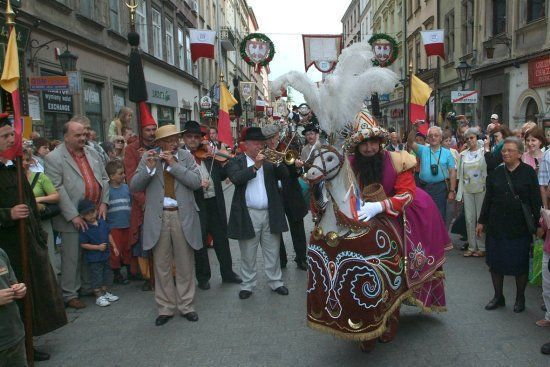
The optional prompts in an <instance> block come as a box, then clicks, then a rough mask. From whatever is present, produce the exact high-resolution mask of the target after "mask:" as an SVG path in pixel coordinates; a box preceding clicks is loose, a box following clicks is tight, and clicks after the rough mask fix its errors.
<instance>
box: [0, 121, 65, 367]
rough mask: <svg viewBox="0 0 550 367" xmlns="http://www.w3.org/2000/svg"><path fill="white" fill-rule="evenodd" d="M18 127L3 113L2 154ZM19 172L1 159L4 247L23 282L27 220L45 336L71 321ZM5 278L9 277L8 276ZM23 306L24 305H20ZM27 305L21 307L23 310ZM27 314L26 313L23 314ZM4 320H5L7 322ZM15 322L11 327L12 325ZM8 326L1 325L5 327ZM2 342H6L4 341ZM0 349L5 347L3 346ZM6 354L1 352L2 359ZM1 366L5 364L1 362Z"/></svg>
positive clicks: (33, 284)
mask: <svg viewBox="0 0 550 367" xmlns="http://www.w3.org/2000/svg"><path fill="white" fill-rule="evenodd" d="M14 142H15V140H14V130H13V127H12V126H11V123H10V121H9V119H8V114H7V113H4V114H0V156H2V154H3V153H4V152H5V151H6V150H8V149H10V148H11V147H12V146H13V145H14ZM17 182H18V178H17V171H16V169H15V165H14V164H13V162H12V161H10V160H7V159H5V158H0V187H2V195H0V248H2V249H3V250H4V251H5V252H6V254H7V255H8V257H9V259H10V263H11V266H12V267H13V270H14V272H15V277H16V278H17V279H18V280H19V281H23V279H24V275H23V264H22V259H21V239H20V237H19V231H18V230H17V225H18V223H19V221H20V220H24V221H25V231H26V236H27V244H28V248H29V251H28V254H29V265H30V266H29V278H30V284H27V287H28V290H29V292H28V293H27V295H28V296H29V298H28V300H29V301H32V302H31V306H32V322H33V334H34V335H35V336H39V335H43V334H45V333H48V332H50V331H53V330H55V329H57V328H60V327H61V326H63V325H65V324H66V323H67V317H66V314H65V308H64V307H63V299H62V298H61V295H60V290H59V286H58V284H57V281H56V278H55V274H54V272H53V270H52V267H51V265H50V260H49V257H48V247H47V243H46V241H47V239H46V233H45V232H44V231H43V230H42V228H41V227H40V219H39V218H40V215H39V214H38V209H37V207H36V201H35V200H34V195H33V192H32V189H31V186H30V184H29V182H28V181H27V180H26V179H25V180H23V192H24V202H23V203H20V202H18V190H17ZM0 276H1V277H2V278H3V279H5V280H6V281H9V280H10V279H9V274H8V272H7V269H6V268H2V267H0ZM4 277H5V278H4ZM19 306H22V305H21V304H19ZM22 309H23V307H20V310H22ZM7 312H8V311H7V309H6V308H5V307H3V306H0V314H4V315H6V313H7ZM22 316H23V315H22ZM3 320H4V319H2V321H3ZM9 325H11V326H9ZM3 326H4V325H2V326H0V328H2V327H3ZM6 327H13V325H12V321H11V320H10V322H8V320H6ZM0 342H4V340H1V341H0ZM0 349H3V348H2V347H0ZM49 358H50V356H49V354H48V353H45V352H41V351H37V350H34V360H35V361H44V360H47V359H49ZM1 359H2V355H0V360H1ZM1 362H2V361H0V365H4V364H3V363H1Z"/></svg>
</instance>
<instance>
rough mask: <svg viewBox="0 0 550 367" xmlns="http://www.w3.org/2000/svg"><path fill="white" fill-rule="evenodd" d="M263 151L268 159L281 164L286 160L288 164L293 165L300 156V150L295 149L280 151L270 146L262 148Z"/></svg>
mask: <svg viewBox="0 0 550 367" xmlns="http://www.w3.org/2000/svg"><path fill="white" fill-rule="evenodd" d="M261 153H262V154H263V155H264V156H265V160H266V161H268V162H270V163H273V164H280V163H282V162H285V164H286V165H287V166H291V165H293V164H294V162H295V161H296V159H298V157H299V156H300V155H299V154H298V152H297V151H295V150H287V151H286V152H278V151H276V150H274V149H271V148H268V147H265V148H264V149H262V151H261Z"/></svg>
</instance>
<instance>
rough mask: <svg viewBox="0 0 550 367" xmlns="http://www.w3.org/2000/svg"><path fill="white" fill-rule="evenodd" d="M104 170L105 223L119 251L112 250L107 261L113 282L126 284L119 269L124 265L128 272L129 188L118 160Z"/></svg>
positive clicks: (129, 257)
mask: <svg viewBox="0 0 550 367" xmlns="http://www.w3.org/2000/svg"><path fill="white" fill-rule="evenodd" d="M105 170H106V171H107V175H108V176H109V210H108V211H107V223H108V224H109V228H110V229H111V235H112V236H113V240H114V241H115V243H116V244H117V248H118V250H119V252H120V253H119V254H118V255H116V254H115V253H114V252H112V253H111V258H110V260H109V262H110V264H111V269H113V272H114V282H115V283H118V284H128V280H127V279H126V278H125V277H124V275H122V273H121V272H120V269H121V267H122V266H126V270H127V274H129V273H130V269H129V266H130V260H131V253H130V244H129V237H130V233H129V230H130V210H131V202H130V198H131V196H130V189H129V188H128V185H126V184H125V183H124V179H125V175H124V166H123V164H122V162H121V161H120V160H113V161H110V162H109V163H107V165H106V166H105Z"/></svg>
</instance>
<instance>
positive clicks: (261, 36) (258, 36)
mask: <svg viewBox="0 0 550 367" xmlns="http://www.w3.org/2000/svg"><path fill="white" fill-rule="evenodd" d="M253 39H258V40H261V41H264V42H266V43H267V44H269V55H267V58H266V59H265V60H263V61H260V62H259V63H258V64H256V63H255V62H254V61H252V60H251V59H250V57H248V55H247V54H246V42H248V41H250V40H253ZM240 52H241V57H242V59H243V60H244V61H245V62H246V63H247V64H248V65H250V66H258V65H259V66H264V67H265V66H267V65H268V64H269V63H270V62H271V60H273V56H275V45H274V44H273V42H272V41H271V40H270V39H269V37H268V36H266V35H265V34H263V33H250V34H249V35H248V36H246V37H245V38H244V39H243V40H242V41H241V45H240Z"/></svg>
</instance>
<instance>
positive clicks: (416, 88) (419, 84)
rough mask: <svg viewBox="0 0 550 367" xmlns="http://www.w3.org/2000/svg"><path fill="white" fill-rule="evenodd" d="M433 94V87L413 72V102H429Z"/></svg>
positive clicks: (421, 103)
mask: <svg viewBox="0 0 550 367" xmlns="http://www.w3.org/2000/svg"><path fill="white" fill-rule="evenodd" d="M431 94H432V88H430V86H429V85H428V84H426V83H424V82H423V81H422V80H421V79H420V78H418V77H417V76H416V75H414V74H413V75H412V78H411V103H412V104H417V105H421V106H423V105H425V104H426V102H428V99H429V98H430V95H431Z"/></svg>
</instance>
